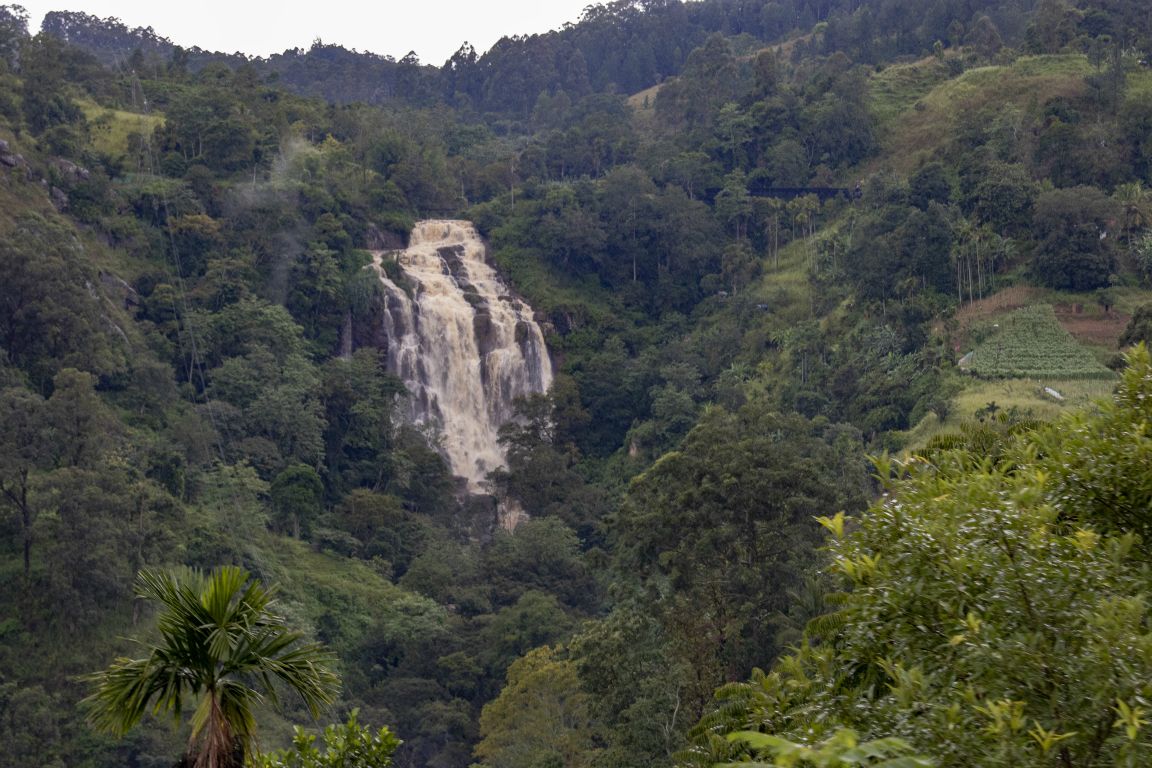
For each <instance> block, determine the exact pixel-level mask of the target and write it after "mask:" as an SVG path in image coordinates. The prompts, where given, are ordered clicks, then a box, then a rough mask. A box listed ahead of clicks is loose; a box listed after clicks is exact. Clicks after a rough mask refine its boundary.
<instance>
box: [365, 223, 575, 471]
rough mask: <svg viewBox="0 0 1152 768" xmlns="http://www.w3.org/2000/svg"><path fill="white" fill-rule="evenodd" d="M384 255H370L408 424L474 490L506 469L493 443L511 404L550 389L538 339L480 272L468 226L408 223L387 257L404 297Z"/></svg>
mask: <svg viewBox="0 0 1152 768" xmlns="http://www.w3.org/2000/svg"><path fill="white" fill-rule="evenodd" d="M385 258H388V257H387V256H386V255H385V253H384V252H383V251H374V252H373V254H372V262H373V267H374V268H375V270H376V273H377V274H378V275H379V277H380V282H381V283H382V284H383V286H384V294H385V309H386V311H385V313H384V325H385V328H384V331H385V333H386V334H387V337H388V369H389V371H390V372H392V373H393V374H395V375H396V376H398V377H399V378H400V379H401V380H402V381H403V382H404V384H405V386H407V387H408V390H409V391H410V392H411V393H412V397H411V398H410V402H411V408H412V411H411V414H410V416H411V418H412V420H413V421H414V422H416V423H417V424H429V425H432V426H433V427H434V428H435V429H436V430H437V431H439V433H440V434H441V437H442V448H443V450H444V453H445V454H446V455H447V457H448V462H449V464H450V465H451V467H452V471H453V472H454V473H455V474H457V475H459V476H461V477H464V478H466V479H467V481H468V488H469V490H471V491H479V490H481V488H482V486H481V483H482V481H483V480H484V478H485V476H486V475H487V474H488V473H489V472H491V471H492V470H494V469H496V468H497V467H499V466H501V465H502V464H503V463H504V452H503V451H502V450H501V448H500V445H499V443H498V442H497V436H498V430H499V429H500V426H501V425H502V424H504V423H505V422H506V421H508V420H509V419H510V418H511V417H512V401H513V400H514V399H515V398H517V397H521V396H523V395H527V394H531V393H534V392H544V391H546V390H547V389H548V387H549V385H551V383H552V362H551V360H550V359H549V357H548V349H547V347H546V346H545V345H544V334H543V333H542V332H541V330H540V326H539V325H537V323H536V321H535V320H534V319H533V317H532V308H531V307H529V306H528V305H527V304H525V303H524V302H523V301H521V300H520V299H517V298H515V297H514V296H511V295H510V294H509V293H508V289H507V287H506V286H505V285H504V284H503V283H502V282H501V281H500V278H499V276H498V275H497V274H496V272H495V270H493V269H492V267H490V266H489V265H488V263H487V261H486V260H485V248H484V243H483V242H482V241H481V240H480V236H479V235H478V234H477V233H476V230H475V228H474V227H473V226H472V224H471V223H469V222H467V221H449V220H431V221H421V222H418V223H417V224H416V228H415V229H414V230H413V231H412V237H411V239H410V242H409V246H408V248H407V250H404V251H399V252H397V253H396V255H395V258H396V261H397V263H398V264H399V266H400V268H401V269H402V270H403V272H404V276H405V278H406V279H407V281H408V282H409V283H410V288H411V293H412V295H411V297H409V295H408V293H405V291H404V290H403V289H402V288H401V287H400V286H398V285H396V284H395V283H394V282H392V280H390V279H389V278H388V276H387V275H386V274H385V271H384V267H383V261H384V259H385Z"/></svg>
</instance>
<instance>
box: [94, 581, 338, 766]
mask: <svg viewBox="0 0 1152 768" xmlns="http://www.w3.org/2000/svg"><path fill="white" fill-rule="evenodd" d="M136 592H137V594H138V595H139V596H140V597H142V598H146V599H151V600H156V601H158V602H159V603H160V604H161V605H162V607H163V608H162V611H161V613H160V616H159V619H158V626H159V630H160V635H161V641H160V642H159V643H157V644H155V645H147V646H145V647H146V648H147V649H148V654H147V656H145V657H144V658H139V659H129V658H119V659H116V661H114V662H113V663H112V665H111V666H110V667H108V669H106V670H104V671H103V672H99V673H96V674H94V675H91V676H90V677H89V678H88V679H89V681H90V682H92V683H94V684H95V691H94V692H93V693H92V695H91V696H89V697H88V698H87V699H85V703H86V705H87V706H88V708H89V715H88V719H89V722H90V723H91V724H92V725H93V726H94V727H96V728H99V729H101V730H105V731H109V732H112V733H115V734H118V735H123V734H124V733H126V732H127V731H128V730H129V729H131V728H132V727H133V726H134V725H136V723H138V722H139V721H140V719H141V717H143V716H144V714H145V712H147V711H148V710H149V708H151V710H152V712H153V714H158V713H160V712H169V713H171V714H172V715H173V717H175V718H176V719H177V720H178V719H179V718H180V717H181V714H182V713H183V712H184V710H185V709H186V705H187V704H189V703H191V702H195V704H196V707H195V710H194V711H193V714H192V718H191V720H192V734H191V736H190V737H189V739H188V758H189V759H190V760H191V761H192V762H193V764H194V765H195V766H196V768H233V766H239V765H241V764H242V763H243V755H244V754H245V753H246V752H247V751H248V748H249V746H250V745H251V743H252V740H253V738H254V736H255V730H256V724H255V720H254V717H253V707H254V705H255V704H257V703H259V702H261V701H264V700H265V699H267V700H268V701H270V702H271V703H273V704H279V700H278V697H277V692H276V687H277V684H278V683H279V684H282V685H283V686H285V687H287V688H290V689H292V690H295V691H296V692H297V693H298V694H299V695H300V697H301V698H302V699H303V700H304V703H305V704H306V705H307V706H308V708H309V710H310V711H311V712H312V715H313V716H314V717H315V716H316V715H317V714H318V713H319V711H320V709H321V708H322V707H323V706H325V705H327V704H330V703H331V702H332V701H333V699H334V698H335V695H336V692H337V691H338V689H339V678H338V677H337V676H336V675H335V673H333V672H332V671H331V670H330V669H329V668H328V663H329V662H330V661H332V656H331V654H329V653H328V651H327V650H325V649H324V647H323V646H322V645H320V644H319V643H301V642H299V641H300V639H301V635H300V633H298V632H293V631H291V630H289V629H288V626H287V625H286V624H285V623H284V620H283V619H282V618H281V617H279V616H277V615H275V614H274V613H272V611H271V607H272V603H273V600H272V596H273V590H268V589H265V588H264V586H263V585H262V584H261V583H260V582H259V581H258V580H256V579H253V578H252V577H251V575H250V574H249V573H248V572H247V571H245V570H244V569H242V568H238V567H235V566H228V567H223V568H219V569H217V570H215V571H213V572H212V573H211V574H210V575H204V574H203V573H200V572H195V571H186V572H183V573H181V574H179V575H176V574H171V573H165V572H159V571H147V570H145V571H141V572H140V574H139V575H138V576H137V579H136Z"/></svg>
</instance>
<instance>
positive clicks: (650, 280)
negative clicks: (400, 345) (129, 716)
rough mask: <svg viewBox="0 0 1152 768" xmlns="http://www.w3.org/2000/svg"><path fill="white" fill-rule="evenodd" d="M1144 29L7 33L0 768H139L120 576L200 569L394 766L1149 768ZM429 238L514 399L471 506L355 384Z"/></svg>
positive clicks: (290, 704) (1037, 15)
mask: <svg viewBox="0 0 1152 768" xmlns="http://www.w3.org/2000/svg"><path fill="white" fill-rule="evenodd" d="M1143 5H1144V4H1143V3H1142V2H1139V0H1076V1H1075V2H1072V1H1071V0H1036V1H1033V0H998V1H993V0H936V1H935V2H930V3H924V2H914V1H913V0H822V1H820V2H816V1H813V2H809V1H808V0H781V1H779V2H777V1H771V2H770V1H769V0H756V1H753V2H741V3H735V2H728V1H727V0H701V1H700V2H688V3H684V2H678V1H677V0H660V1H658V2H632V1H631V0H620V2H615V3H611V4H608V5H596V6H590V7H589V8H588V9H586V11H585V13H584V15H583V17H582V18H581V19H580V21H579V22H578V23H574V24H571V25H568V26H566V27H565V28H563V29H561V30H556V31H553V32H547V33H542V34H538V35H532V36H527V37H518V38H505V39H503V40H501V41H500V42H499V43H497V44H496V45H495V46H494V47H493V48H492V49H491V50H489V51H484V52H480V51H475V50H472V49H471V48H469V47H462V48H461V49H460V51H458V52H457V53H456V54H455V55H454V56H453V57H452V58H451V59H449V60H448V61H447V62H445V63H444V64H443V65H442V66H439V67H437V66H433V65H430V64H427V63H421V62H419V61H416V60H414V59H411V58H406V59H402V60H400V61H396V60H393V59H391V58H389V57H384V56H377V55H374V54H369V53H360V52H356V51H349V50H346V49H344V48H342V47H340V46H339V45H335V44H331V43H330V44H323V43H320V42H317V44H316V45H314V46H313V47H312V48H311V49H310V50H307V51H304V50H297V51H286V52H284V53H283V54H279V55H274V56H271V57H269V58H267V59H248V58H246V57H244V56H241V55H238V54H218V53H213V52H209V51H204V50H201V49H190V50H185V49H182V48H180V47H178V46H175V45H173V44H172V43H171V42H170V41H168V40H167V39H166V38H165V37H163V30H153V29H151V28H148V29H135V30H133V29H129V28H127V27H126V26H125V25H123V24H122V23H120V22H119V21H118V20H116V19H98V18H95V17H91V16H87V15H85V14H82V13H68V12H55V13H51V14H49V15H48V17H47V18H46V20H45V23H44V29H43V31H41V32H39V33H36V34H32V33H31V31H30V30H29V29H28V27H27V15H26V13H25V12H24V11H23V9H21V8H19V7H18V6H2V7H0V584H2V585H3V587H2V589H0V738H2V740H3V743H4V745H5V747H4V754H5V758H4V760H3V761H2V762H4V763H5V764H6V765H11V766H13V767H14V768H31V767H32V766H36V767H37V768H42V767H44V766H91V768H104V767H105V766H108V767H109V768H110V767H111V766H123V765H130V766H134V767H136V768H159V767H160V766H171V765H173V764H176V763H177V762H178V761H179V760H180V759H181V757H182V755H184V753H185V750H186V748H187V744H186V741H187V727H186V726H185V727H183V728H182V727H179V726H178V727H176V728H172V727H169V726H168V724H167V723H166V722H165V721H166V720H167V719H170V718H167V717H166V716H165V715H164V714H163V713H162V712H161V713H158V714H157V716H155V717H147V718H145V719H144V721H143V723H142V724H140V725H139V726H137V727H135V728H133V729H131V730H130V732H129V733H128V735H127V736H126V737H124V738H115V737H114V736H111V735H108V734H107V733H104V732H102V731H100V730H99V729H98V728H95V727H93V726H92V725H91V724H90V723H89V721H88V719H86V715H87V714H88V713H89V712H90V709H89V708H88V707H87V706H86V705H84V704H82V703H81V700H82V699H84V698H85V697H86V696H88V695H89V694H91V693H92V686H91V682H90V681H89V680H88V679H87V678H86V677H85V676H87V675H90V674H92V673H94V672H96V671H97V670H99V669H102V668H104V667H105V666H107V664H108V663H109V662H111V661H112V660H113V659H114V658H116V657H118V656H125V655H128V656H132V655H135V654H138V653H139V648H140V646H139V645H138V644H137V643H136V642H135V641H134V640H130V639H128V638H136V639H138V640H140V641H142V642H144V643H151V642H156V641H157V640H158V639H159V638H160V637H161V635H160V633H159V632H158V630H157V628H156V612H155V609H154V608H153V607H152V606H151V604H149V603H144V602H142V601H140V600H138V599H137V598H136V597H135V592H134V583H135V580H136V578H137V574H138V572H140V571H141V570H142V569H152V570H153V572H156V573H161V572H169V571H170V572H179V570H178V569H179V568H181V567H184V566H187V567H191V568H195V569H200V570H202V571H204V572H209V571H212V570H213V569H218V568H220V567H221V566H225V565H236V566H242V567H243V568H244V569H246V571H248V572H251V573H252V574H253V575H254V576H255V577H256V578H258V579H260V580H261V581H263V582H264V583H265V584H268V585H276V586H277V588H278V590H279V592H278V593H277V602H276V604H275V606H276V610H277V611H278V612H279V614H280V615H281V618H282V620H283V626H285V627H290V628H291V629H292V630H293V631H295V632H299V633H301V637H302V638H303V639H305V640H308V641H318V642H320V643H323V644H325V646H326V647H327V648H329V649H330V650H331V653H332V657H333V662H332V665H333V668H334V670H335V671H336V672H337V673H339V675H340V677H341V678H342V688H341V689H340V693H339V695H338V698H337V699H336V703H335V704H334V706H333V707H332V709H331V710H330V711H328V712H326V713H325V714H324V715H322V717H321V722H320V724H321V725H323V724H326V723H329V722H333V723H334V722H343V721H345V719H346V717H347V715H348V714H349V713H350V712H351V711H352V710H354V709H356V710H358V718H359V722H361V723H367V724H370V725H372V726H375V727H379V726H382V725H387V726H389V727H390V728H391V729H392V730H393V732H395V733H396V735H397V736H398V737H399V738H400V739H402V740H403V744H402V745H401V746H400V747H399V748H398V749H397V751H396V753H395V756H394V758H393V759H394V762H395V764H396V765H400V766H434V767H435V768H465V767H466V766H470V765H474V764H477V765H481V766H486V767H487V768H537V767H538V766H545V765H546V766H563V768H584V767H585V766H589V767H591V766H596V767H597V768H608V767H611V768H625V767H631V766H635V767H636V768H640V767H641V766H672V765H674V764H675V765H712V764H715V763H722V762H727V761H732V760H743V759H756V760H759V761H761V762H766V761H769V760H772V759H776V758H778V759H780V760H785V761H786V760H788V759H795V760H798V761H807V762H796V763H781V764H797V765H836V764H839V763H835V762H830V761H832V760H834V759H840V758H842V757H845V755H847V757H846V758H845V759H846V760H847V758H851V757H852V756H853V755H855V756H856V758H854V759H856V763H845V764H872V763H869V762H868V760H873V758H875V762H876V763H879V761H880V760H883V759H888V758H892V759H898V758H899V757H900V756H903V758H904V759H905V760H907V761H911V762H904V763H894V764H903V765H923V764H929V762H927V761H934V762H932V764H936V765H941V766H962V765H972V764H979V765H989V766H1021V765H1029V766H1031V765H1035V766H1045V765H1085V766H1096V765H1142V764H1145V763H1146V762H1147V761H1148V758H1149V754H1150V752H1152V738H1150V737H1149V734H1148V731H1147V723H1146V722H1145V720H1144V718H1145V716H1146V715H1147V711H1148V709H1149V706H1148V704H1147V701H1148V699H1149V697H1152V691H1149V690H1148V683H1147V679H1148V670H1149V669H1150V666H1149V665H1150V664H1152V644H1150V643H1149V637H1148V635H1147V623H1148V620H1149V616H1148V608H1147V606H1146V604H1145V603H1146V599H1145V595H1146V593H1147V591H1148V587H1149V581H1148V570H1149V565H1150V562H1152V561H1150V560H1149V556H1148V551H1147V550H1148V546H1147V542H1146V539H1147V536H1148V532H1149V522H1148V520H1147V519H1146V518H1147V514H1148V493H1149V491H1148V488H1146V487H1145V486H1146V485H1147V477H1148V476H1149V469H1150V468H1149V464H1148V461H1149V459H1148V446H1147V445H1146V444H1147V442H1148V436H1147V434H1146V432H1147V422H1148V418H1147V414H1146V413H1145V412H1146V410H1147V404H1146V401H1147V397H1146V395H1147V392H1146V390H1147V389H1148V381H1149V376H1150V375H1152V374H1150V373H1149V361H1148V357H1147V353H1146V352H1144V351H1142V350H1140V349H1139V348H1137V351H1135V352H1133V353H1131V354H1130V355H1129V357H1127V358H1126V357H1125V356H1124V355H1123V354H1122V353H1124V351H1125V350H1128V349H1129V348H1131V347H1133V346H1134V345H1137V344H1138V343H1140V342H1142V341H1143V342H1148V341H1150V340H1152V193H1149V192H1148V190H1147V188H1148V186H1149V185H1152V69H1150V67H1149V62H1150V58H1152V16H1150V15H1149V14H1148V13H1147V9H1146V8H1144V7H1143ZM434 218H451V219H464V220H468V221H471V222H473V223H474V224H475V226H476V229H477V230H478V231H479V232H480V234H482V235H483V236H484V238H485V240H486V242H487V244H488V249H489V257H490V260H491V261H492V263H493V264H494V265H495V266H496V267H497V268H498V269H499V271H500V272H501V273H502V274H503V276H504V279H505V281H506V282H507V283H508V284H509V286H510V287H511V291H512V294H513V295H512V296H511V297H509V298H508V300H509V301H513V300H515V301H525V302H527V303H528V304H530V305H531V307H532V308H533V309H534V310H535V315H536V321H537V322H538V323H539V324H540V326H541V327H542V328H543V330H544V334H545V340H546V343H547V345H548V348H549V350H550V353H551V363H552V370H553V371H554V373H555V375H554V378H553V379H552V385H551V387H550V388H549V390H548V391H547V392H546V393H541V394H536V395H533V396H530V397H527V398H523V399H521V400H520V401H519V403H518V405H517V412H516V418H514V419H513V420H511V421H509V422H508V423H506V424H505V425H504V427H503V428H502V429H501V431H500V445H501V447H502V449H503V450H504V451H505V453H506V457H507V462H506V466H504V467H503V468H501V469H498V470H496V471H494V472H492V473H490V474H489V475H488V477H487V479H486V481H485V487H484V489H483V490H484V491H485V492H484V493H467V492H466V486H465V484H464V482H463V481H462V480H461V479H460V478H456V477H453V473H452V471H451V469H450V467H449V464H448V462H447V460H446V453H445V451H444V450H443V436H442V435H438V434H436V433H435V431H434V430H430V429H427V428H421V427H420V426H419V425H414V424H412V423H410V422H409V421H408V420H407V419H406V418H405V414H408V413H410V410H411V409H410V408H409V407H408V406H409V399H408V398H410V397H413V396H414V393H412V392H411V391H409V390H408V389H406V387H405V384H404V382H403V381H401V379H400V378H399V377H398V376H397V374H396V372H395V371H394V370H390V368H389V363H388V359H389V358H388V349H389V344H395V343H396V341H395V340H394V339H391V340H390V339H389V338H388V332H387V329H388V328H389V327H391V326H390V325H389V322H392V323H393V324H394V319H391V320H390V318H392V315H390V314H389V313H390V312H392V309H391V308H390V304H389V301H388V298H387V296H386V295H385V293H386V292H385V289H384V288H382V285H383V282H382V278H387V279H389V280H390V281H391V284H392V285H394V287H395V288H396V290H397V291H400V292H407V293H408V294H409V295H410V296H412V297H414V296H415V293H416V288H415V286H414V285H413V284H412V282H411V280H408V279H407V278H406V277H405V273H404V272H403V269H402V268H401V266H400V262H399V260H398V259H393V260H391V261H389V260H388V259H385V258H384V257H382V255H381V254H384V255H387V254H388V253H390V252H394V251H398V250H400V249H403V248H404V247H405V246H406V245H408V242H409V237H410V233H411V232H412V230H413V226H414V224H415V223H416V222H417V221H421V220H425V219H434ZM374 258H375V259H376V262H375V264H376V268H373V264H374V261H373V259H374ZM376 269H379V270H380V271H379V272H377V271H376ZM469 296H470V297H471V298H469V301H472V302H473V303H476V298H475V292H472V293H469ZM518 333H520V331H518ZM1125 366H1128V367H1127V369H1125ZM1100 402H1104V403H1106V404H1103V405H1101V404H1097V403H1100ZM1049 422H1052V424H1051V425H1050V424H1049ZM870 456H871V457H874V458H875V462H876V463H875V464H873V463H872V462H871V460H870V459H869V457H870ZM509 509H511V510H519V511H520V512H522V513H523V515H519V514H517V515H513V516H512V517H511V518H510V517H509V516H508V513H507V510H509ZM518 516H519V517H520V519H521V522H519V524H518V525H516V526H515V527H514V529H511V530H509V528H511V526H510V525H503V526H502V525H501V521H503V522H504V523H507V522H508V520H510V519H516V518H517V517H518ZM762 670H763V671H762ZM283 700H284V707H282V708H276V707H273V706H271V705H270V704H267V703H265V704H260V705H258V706H255V709H254V718H255V722H256V724H257V725H258V728H257V734H258V738H257V745H258V746H259V747H260V748H261V749H271V748H277V747H282V746H286V745H287V744H288V743H289V741H290V740H291V726H292V725H293V724H304V725H308V726H309V727H314V726H315V725H316V723H314V722H313V720H312V719H311V717H310V716H309V713H308V707H306V706H305V704H304V703H303V702H300V701H297V700H294V699H293V698H291V697H290V696H285V697H284V699H283ZM189 715H190V713H189V712H184V713H183V717H184V720H185V721H187V720H188V718H189ZM97 724H99V722H97ZM349 732H350V733H351V731H349ZM390 749H391V747H389V748H388V749H386V750H384V751H389V750H390ZM805 750H807V751H805ZM853 750H856V751H855V752H853ZM789 756H791V757H789ZM193 757H194V756H193ZM248 757H249V758H251V757H253V756H252V755H251V754H249V755H248ZM821 760H824V761H825V762H821Z"/></svg>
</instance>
